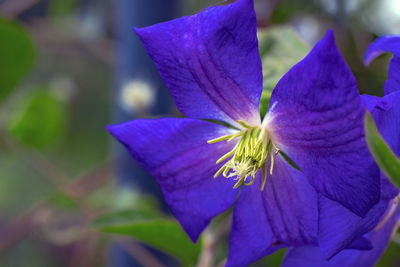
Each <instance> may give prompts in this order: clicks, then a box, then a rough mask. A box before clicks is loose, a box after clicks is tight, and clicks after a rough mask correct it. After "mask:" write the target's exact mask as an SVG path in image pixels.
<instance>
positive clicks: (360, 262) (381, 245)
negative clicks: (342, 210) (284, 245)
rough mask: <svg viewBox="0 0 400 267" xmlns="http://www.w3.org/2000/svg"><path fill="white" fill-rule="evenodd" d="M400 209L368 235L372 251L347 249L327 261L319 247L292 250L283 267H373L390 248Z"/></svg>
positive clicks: (287, 254) (287, 255)
mask: <svg viewBox="0 0 400 267" xmlns="http://www.w3.org/2000/svg"><path fill="white" fill-rule="evenodd" d="M399 215H400V209H399V208H397V211H396V212H395V214H394V215H393V216H392V217H391V218H390V219H389V220H388V221H387V222H386V223H385V224H384V225H383V227H382V228H380V229H378V230H374V231H372V232H371V233H369V234H368V235H366V237H367V238H369V239H370V241H371V243H372V245H373V248H372V249H371V250H355V249H346V250H343V251H341V252H340V253H339V254H337V255H336V256H335V257H333V258H332V259H331V260H329V261H327V260H326V259H325V258H324V257H323V255H322V254H321V252H320V250H319V248H318V247H311V246H307V247H299V248H291V249H289V250H288V252H287V253H286V255H285V259H284V261H283V263H282V267H299V266H307V267H336V266H341V267H369V266H370V267H372V266H375V264H376V263H377V262H378V260H379V258H380V257H381V256H382V254H383V252H384V251H385V249H386V247H387V246H388V244H389V242H390V239H391V236H392V233H393V231H394V230H395V229H396V228H397V224H398V221H399V219H400V216H399Z"/></svg>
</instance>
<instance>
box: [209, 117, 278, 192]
mask: <svg viewBox="0 0 400 267" xmlns="http://www.w3.org/2000/svg"><path fill="white" fill-rule="evenodd" d="M238 123H240V124H241V125H242V126H243V129H242V130H241V131H239V132H237V133H234V134H230V135H224V136H221V137H218V138H215V139H212V140H209V141H208V143H209V144H212V143H218V142H221V141H225V140H226V142H228V143H229V142H231V141H232V140H234V139H237V138H240V140H239V141H238V142H237V144H236V145H235V146H234V148H233V149H232V150H231V151H229V152H228V153H226V154H225V155H223V156H222V157H221V158H219V159H218V160H217V162H216V164H218V163H220V162H222V161H224V160H227V159H229V160H228V161H227V162H226V163H225V164H224V165H223V166H222V167H221V168H220V169H219V170H218V171H217V172H216V173H215V175H214V178H217V177H218V176H219V175H220V174H222V175H223V176H224V177H226V178H233V179H234V180H237V182H236V184H235V185H234V187H233V188H237V187H239V186H241V185H242V184H244V185H246V186H249V185H252V184H253V183H254V180H255V177H256V174H257V173H258V171H260V170H261V171H262V182H261V191H262V190H264V186H265V182H266V179H267V176H266V169H267V167H266V164H267V160H268V158H270V161H269V163H270V166H269V173H270V175H272V172H273V169H274V154H275V155H276V154H278V153H279V149H278V148H277V147H276V146H275V145H274V144H273V143H272V141H271V136H270V134H269V132H268V131H267V130H266V129H265V128H263V127H261V126H250V125H247V124H246V123H244V122H243V121H238Z"/></svg>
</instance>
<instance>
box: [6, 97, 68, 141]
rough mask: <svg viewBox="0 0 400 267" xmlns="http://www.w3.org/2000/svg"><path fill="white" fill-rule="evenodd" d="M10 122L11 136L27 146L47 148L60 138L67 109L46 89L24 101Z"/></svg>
mask: <svg viewBox="0 0 400 267" xmlns="http://www.w3.org/2000/svg"><path fill="white" fill-rule="evenodd" d="M19 104H20V106H19V107H17V111H16V112H15V113H13V114H12V116H11V117H10V118H9V121H8V130H9V132H10V134H11V135H12V136H13V137H14V138H17V139H19V140H20V141H21V142H22V143H24V144H25V145H27V146H30V147H35V148H45V147H47V146H48V145H50V144H51V143H52V142H53V141H55V139H56V138H58V137H59V136H60V135H61V134H62V132H63V130H64V128H65V122H66V107H65V106H64V103H62V102H61V101H60V100H58V99H56V98H55V97H54V96H53V94H52V93H51V92H50V91H49V90H46V89H40V90H39V91H37V92H34V93H33V94H31V95H29V97H28V98H27V99H23V100H22V103H19Z"/></svg>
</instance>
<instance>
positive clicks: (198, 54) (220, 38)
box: [108, 0, 380, 266]
mask: <svg viewBox="0 0 400 267" xmlns="http://www.w3.org/2000/svg"><path fill="white" fill-rule="evenodd" d="M136 32H137V33H138V35H139V37H140V38H141V40H142V41H143V44H144V47H145V48H146V50H147V52H148V54H149V55H150V57H151V58H152V59H153V61H154V62H155V64H156V66H157V68H158V70H159V72H160V75H161V77H162V78H163V79H164V81H165V83H166V84H167V86H168V88H169V90H170V91H171V93H172V95H173V97H174V100H175V102H176V105H177V106H178V108H179V110H180V111H181V112H182V113H183V115H185V116H186V117H187V118H164V119H156V120H151V119H143V120H135V121H131V122H127V123H123V124H119V125H114V126H109V127H108V130H109V131H110V132H111V134H112V135H113V136H114V137H115V138H116V139H118V140H119V141H120V142H121V143H122V144H124V145H125V147H126V148H127V149H128V150H129V152H130V153H131V154H132V156H133V157H134V158H135V159H136V160H137V161H138V163H139V164H140V165H142V166H143V168H145V169H146V170H147V171H148V172H150V173H151V174H152V176H153V177H154V178H155V179H156V180H157V182H158V183H159V185H160V187H161V189H162V191H163V194H164V197H165V199H166V201H167V203H168V205H169V207H170V209H171V211H172V213H173V214H174V216H175V217H176V218H177V219H178V221H179V222H180V224H181V225H182V227H183V229H184V230H185V231H186V233H187V234H188V235H189V236H190V238H191V239H192V240H193V241H196V240H197V239H198V237H199V235H200V233H201V232H202V231H203V229H204V228H205V227H206V226H207V225H208V223H209V222H210V220H211V219H212V218H213V217H215V216H216V215H218V214H220V213H221V212H223V211H225V210H227V209H228V208H229V207H231V206H232V205H233V204H234V203H236V204H235V207H234V214H233V225H232V230H231V235H230V240H229V255H228V261H227V265H228V266H245V265H247V264H249V263H251V262H253V261H255V260H257V259H259V258H261V257H263V256H265V255H268V254H270V253H272V252H274V251H275V250H277V249H279V248H281V247H283V246H304V245H319V246H320V247H321V251H322V252H323V254H324V255H325V257H331V256H333V255H335V254H336V253H338V252H339V251H340V250H342V249H344V248H347V247H349V246H352V244H353V243H354V242H356V240H358V238H359V237H360V236H362V235H363V234H365V233H366V232H367V231H370V227H367V226H365V227H364V224H367V223H366V222H364V221H363V222H360V227H358V228H356V227H354V226H353V225H340V227H339V226H336V225H333V224H332V223H331V221H332V216H334V215H335V214H336V211H337V210H340V212H344V213H345V214H346V215H348V216H354V217H356V218H358V219H360V220H361V219H362V217H364V216H366V215H367V214H368V213H370V212H371V211H370V209H371V207H373V206H374V205H375V204H376V203H377V202H378V201H379V196H380V181H379V170H378V168H377V166H376V165H375V164H374V161H373V159H372V157H371V156H370V154H369V151H368V149H367V147H366V144H365V140H364V128H363V118H364V114H365V107H364V104H363V102H362V99H361V97H360V96H359V94H358V90H357V83H356V80H355V78H354V77H353V75H352V73H351V71H350V70H349V68H348V67H347V65H346V63H345V62H344V60H343V58H342V56H341V54H340V52H339V51H338V49H337V47H336V45H335V41H334V37H333V33H332V32H331V31H329V32H328V33H327V34H326V36H325V37H324V38H323V39H322V40H321V41H320V42H319V43H317V44H316V45H315V47H314V48H313V49H312V51H311V52H310V53H309V55H308V56H307V57H305V58H304V59H303V60H302V61H301V62H299V63H298V64H297V65H296V66H294V67H293V68H292V69H291V70H290V71H289V72H288V73H287V74H286V75H285V76H284V77H283V78H282V79H281V80H280V81H279V83H278V85H277V86H276V88H275V89H274V91H273V93H272V96H271V100H270V108H269V111H268V113H267V115H266V116H265V118H264V119H263V120H261V118H260V115H259V107H258V105H259V102H260V96H261V92H262V69H261V60H260V57H259V53H258V41H257V29H256V17H255V12H254V8H253V1H252V0H239V1H237V2H236V3H235V4H231V5H226V6H220V7H210V8H208V9H206V10H204V11H203V12H200V13H198V14H196V15H193V16H190V17H183V18H180V19H176V20H173V21H170V22H166V23H160V24H156V25H153V26H150V27H146V28H143V29H137V30H136ZM283 152H284V153H283ZM284 155H287V156H288V157H289V158H290V159H292V160H293V161H294V163H295V164H296V165H297V166H298V167H299V168H300V170H301V171H299V170H297V169H296V168H294V167H292V166H291V165H290V164H289V163H288V161H287V160H286V159H285V157H284ZM213 177H214V178H215V179H213ZM224 177H225V178H224ZM239 187H240V188H241V190H239ZM239 191H240V193H239ZM332 212H333V213H332ZM368 223H369V222H368ZM324 229H325V230H324ZM331 234H335V235H336V236H335V238H334V239H332V238H331ZM363 241H364V240H361V241H359V242H358V241H357V242H358V243H357V242H356V243H357V244H355V245H354V246H365V245H368V244H369V243H368V244H364V243H363Z"/></svg>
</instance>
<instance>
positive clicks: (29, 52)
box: [0, 18, 35, 101]
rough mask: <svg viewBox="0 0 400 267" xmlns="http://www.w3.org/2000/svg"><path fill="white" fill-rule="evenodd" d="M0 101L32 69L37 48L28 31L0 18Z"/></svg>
mask: <svg viewBox="0 0 400 267" xmlns="http://www.w3.org/2000/svg"><path fill="white" fill-rule="evenodd" d="M0 58H1V61H0V101H1V100H3V99H4V98H5V97H6V96H7V95H8V94H9V93H10V92H11V91H12V89H14V87H15V86H16V85H17V84H18V82H20V81H21V79H22V78H23V77H24V76H25V75H26V74H27V72H28V71H29V70H30V69H31V67H32V65H33V62H34V59H35V49H34V46H33V43H32V40H31V39H30V37H29V36H28V34H27V32H26V31H25V30H24V29H23V28H22V27H21V26H19V25H18V24H17V23H14V22H11V21H7V20H4V19H1V18H0Z"/></svg>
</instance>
